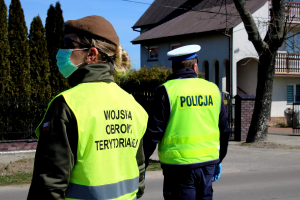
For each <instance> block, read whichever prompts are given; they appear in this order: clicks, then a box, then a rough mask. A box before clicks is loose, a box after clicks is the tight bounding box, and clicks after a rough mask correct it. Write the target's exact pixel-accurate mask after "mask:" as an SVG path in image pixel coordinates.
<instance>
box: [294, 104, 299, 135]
mask: <svg viewBox="0 0 300 200" xmlns="http://www.w3.org/2000/svg"><path fill="white" fill-rule="evenodd" d="M292 120H293V122H292V124H293V133H300V103H293V118H292Z"/></svg>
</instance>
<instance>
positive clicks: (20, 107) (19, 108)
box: [0, 99, 47, 141]
mask: <svg viewBox="0 0 300 200" xmlns="http://www.w3.org/2000/svg"><path fill="white" fill-rule="evenodd" d="M46 109H47V103H45V102H40V101H33V100H24V99H18V100H17V99H8V100H3V99H2V101H1V102H0V113H1V115H0V140H2V141H3V140H26V139H27V140H28V139H37V138H36V136H35V129H36V127H37V126H38V124H39V123H40V122H41V120H42V118H43V116H44V113H45V111H46Z"/></svg>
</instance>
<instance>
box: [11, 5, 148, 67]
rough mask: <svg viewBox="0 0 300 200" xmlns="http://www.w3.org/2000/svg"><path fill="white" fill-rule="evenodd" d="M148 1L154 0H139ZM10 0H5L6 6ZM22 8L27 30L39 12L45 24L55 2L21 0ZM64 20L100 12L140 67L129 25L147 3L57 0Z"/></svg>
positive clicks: (136, 48) (138, 55) (133, 63)
mask: <svg viewBox="0 0 300 200" xmlns="http://www.w3.org/2000/svg"><path fill="white" fill-rule="evenodd" d="M139 1H140V2H145V3H149V4H151V3H152V2H153V0H139ZM10 2H11V0H5V3H6V6H7V10H9V5H10ZM20 2H21V5H22V8H23V10H24V15H25V21H26V25H27V28H28V31H29V28H30V23H31V21H32V19H33V18H34V17H35V16H37V15H39V16H40V17H41V19H42V21H43V24H44V26H45V22H46V17H47V11H48V9H49V6H50V5H51V4H53V5H54V6H55V3H56V2H57V1H56V0H20ZM59 2H60V4H61V8H62V10H63V17H64V20H65V21H67V20H70V19H79V18H82V17H85V16H89V15H99V16H102V17H104V18H106V19H107V20H108V21H110V22H111V23H112V25H113V26H114V28H115V29H116V31H117V34H118V36H119V38H120V44H121V45H123V47H124V49H125V50H126V51H127V52H128V53H129V56H130V58H131V61H132V67H133V68H135V69H139V68H140V45H133V44H131V42H130V41H132V40H133V39H134V38H136V37H137V36H138V35H139V33H138V32H135V31H133V30H132V28H131V27H132V26H133V25H134V24H135V22H137V20H138V19H139V18H140V17H141V16H142V15H143V13H144V12H145V11H146V10H147V8H148V7H149V6H150V5H148V4H138V3H132V2H126V1H122V0H60V1H59Z"/></svg>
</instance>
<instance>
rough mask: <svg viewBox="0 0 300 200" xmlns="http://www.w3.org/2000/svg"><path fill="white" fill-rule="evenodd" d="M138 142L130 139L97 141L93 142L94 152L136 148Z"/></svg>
mask: <svg viewBox="0 0 300 200" xmlns="http://www.w3.org/2000/svg"><path fill="white" fill-rule="evenodd" d="M138 142H139V140H138V139H137V140H135V139H130V138H115V139H110V140H97V141H95V144H96V150H97V151H99V150H100V151H101V150H106V149H116V148H126V147H132V148H136V147H137V146H138V145H137V144H138Z"/></svg>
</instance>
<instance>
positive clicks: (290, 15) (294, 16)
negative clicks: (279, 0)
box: [269, 0, 300, 22]
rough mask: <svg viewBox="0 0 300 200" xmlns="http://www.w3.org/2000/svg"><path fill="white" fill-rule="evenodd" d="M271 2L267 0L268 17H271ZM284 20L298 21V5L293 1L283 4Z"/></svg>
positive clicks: (299, 17)
mask: <svg viewBox="0 0 300 200" xmlns="http://www.w3.org/2000/svg"><path fill="white" fill-rule="evenodd" d="M271 8H272V1H271V0H269V17H271ZM285 10H286V19H287V21H289V22H291V21H293V22H295V21H296V22H298V21H300V3H299V2H293V1H286V2H285Z"/></svg>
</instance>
